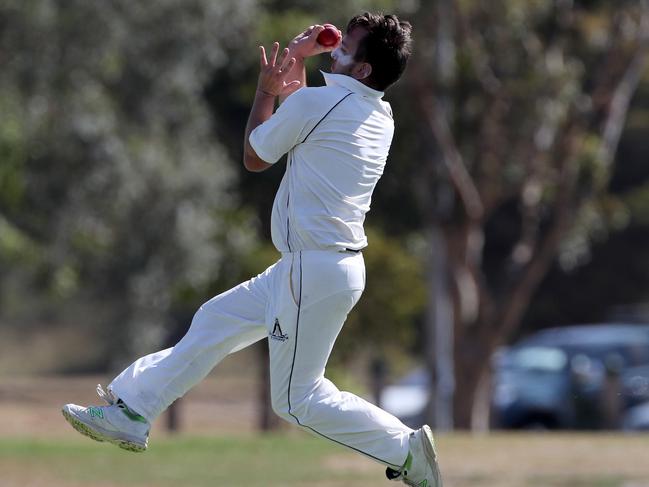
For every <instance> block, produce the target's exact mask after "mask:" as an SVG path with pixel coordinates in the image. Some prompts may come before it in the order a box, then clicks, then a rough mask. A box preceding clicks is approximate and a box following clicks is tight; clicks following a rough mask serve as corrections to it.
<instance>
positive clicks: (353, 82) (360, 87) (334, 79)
mask: <svg viewBox="0 0 649 487" xmlns="http://www.w3.org/2000/svg"><path fill="white" fill-rule="evenodd" d="M320 72H321V73H322V76H324V79H325V83H326V84H327V86H342V87H343V88H347V89H348V90H350V91H353V92H354V93H358V94H359V95H363V96H367V97H370V98H383V92H382V91H378V90H375V89H374V88H370V87H369V86H367V85H364V84H363V83H361V82H360V81H358V80H357V79H355V78H352V77H351V76H347V75H346V74H334V73H325V72H324V71H320Z"/></svg>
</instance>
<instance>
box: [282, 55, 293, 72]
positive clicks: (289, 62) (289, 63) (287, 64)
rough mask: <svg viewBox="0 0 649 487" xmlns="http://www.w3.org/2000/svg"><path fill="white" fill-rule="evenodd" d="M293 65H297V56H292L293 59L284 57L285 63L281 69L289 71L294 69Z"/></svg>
mask: <svg viewBox="0 0 649 487" xmlns="http://www.w3.org/2000/svg"><path fill="white" fill-rule="evenodd" d="M293 66H295V58H294V57H292V58H291V59H288V60H286V59H284V63H283V64H282V68H281V69H280V71H281V72H282V73H288V72H289V71H290V70H291V69H293Z"/></svg>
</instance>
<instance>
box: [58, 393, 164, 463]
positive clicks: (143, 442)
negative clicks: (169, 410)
mask: <svg viewBox="0 0 649 487" xmlns="http://www.w3.org/2000/svg"><path fill="white" fill-rule="evenodd" d="M97 394H99V397H101V398H102V399H104V400H105V401H106V402H107V403H108V406H90V407H83V406H77V405H76V404H66V405H65V406H63V409H62V411H61V412H62V413H63V416H64V417H65V419H66V420H67V421H68V423H70V424H71V425H72V427H73V428H74V429H75V430H77V431H78V432H79V433H81V434H82V435H85V436H88V437H90V438H92V439H93V440H96V441H107V442H109V443H113V444H114V445H117V446H119V447H120V448H123V449H124V450H129V451H134V452H141V451H144V450H146V448H147V445H148V442H149V429H150V428H151V425H150V424H149V422H148V421H147V420H146V419H145V418H144V417H142V416H140V415H139V414H137V413H136V412H135V411H133V410H131V409H129V407H128V406H127V405H126V404H124V402H123V401H122V400H121V399H118V398H116V397H115V396H114V395H113V393H112V391H110V390H109V391H108V392H104V390H103V389H102V387H101V385H98V386H97Z"/></svg>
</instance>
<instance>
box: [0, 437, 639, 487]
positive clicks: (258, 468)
mask: <svg viewBox="0 0 649 487" xmlns="http://www.w3.org/2000/svg"><path fill="white" fill-rule="evenodd" d="M438 444H439V450H440V456H441V459H442V466H443V470H444V477H445V485H446V487H474V486H475V487H477V486H481V487H525V486H530V487H533V486H534V487H537V486H538V487H541V486H543V487H649V437H647V436H629V437H625V436H614V435H611V436H607V435H574V434H570V435H547V434H541V435H538V434H525V435H523V434H514V435H502V434H499V435H490V436H469V435H442V436H439V438H438ZM0 485H1V486H2V487H31V486H48V487H63V486H65V487H80V486H86V487H87V486H97V487H113V486H115V487H117V486H122V487H123V486H138V487H144V486H146V487H157V486H160V487H166V486H174V487H175V486H186V487H194V486H195V487H199V486H210V487H213V486H228V487H230V486H232V487H237V486H246V487H256V486H266V487H274V486H278V487H279V486H284V487H285V486H289V487H291V486H293V487H297V486H307V485H308V486H312V485H316V486H320V487H343V486H352V485H397V484H392V483H389V482H388V481H387V480H385V478H384V477H383V471H382V468H381V467H380V466H378V465H375V464H374V463H373V462H371V461H369V460H367V459H365V458H363V457H360V456H358V455H356V454H353V453H350V452H348V451H346V450H345V449H343V448H341V447H338V446H336V445H332V444H329V443H327V442H325V441H322V440H320V439H317V438H312V437H310V436H307V435H304V434H301V433H291V434H288V435H274V436H254V435H244V436H242V437H226V438H223V437H221V438H209V437H196V436H194V437H189V436H181V437H177V438H171V437H165V438H160V439H157V440H156V438H153V439H152V445H151V447H150V448H149V450H148V451H147V452H145V453H141V454H135V453H128V452H123V451H121V450H119V449H118V448H116V447H114V446H112V445H106V444H100V443H95V442H93V441H91V440H88V439H86V438H83V437H78V438H77V437H76V436H74V432H72V430H71V435H70V437H69V438H67V437H65V438H50V439H42V440H40V439H39V440H36V439H25V438H15V439H10V438H4V439H0Z"/></svg>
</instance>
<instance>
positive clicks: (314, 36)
mask: <svg viewBox="0 0 649 487" xmlns="http://www.w3.org/2000/svg"><path fill="white" fill-rule="evenodd" d="M323 30H325V28H324V25H315V26H313V30H312V31H311V33H310V34H309V37H310V38H312V39H314V40H315V39H317V38H318V36H319V35H320V32H322V31H323Z"/></svg>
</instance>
